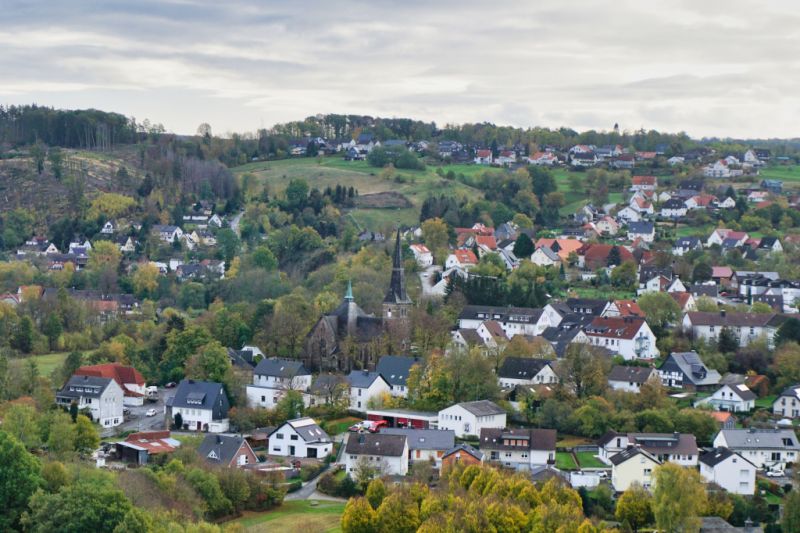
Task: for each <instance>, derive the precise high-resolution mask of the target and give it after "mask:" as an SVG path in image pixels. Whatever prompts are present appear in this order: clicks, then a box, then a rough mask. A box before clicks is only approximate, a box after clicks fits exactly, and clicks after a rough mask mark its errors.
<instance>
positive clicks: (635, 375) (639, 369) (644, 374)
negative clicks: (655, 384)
mask: <svg viewBox="0 0 800 533" xmlns="http://www.w3.org/2000/svg"><path fill="white" fill-rule="evenodd" d="M660 379H661V378H660V377H659V374H658V370H656V369H655V368H652V367H649V366H622V365H614V367H613V368H612V369H611V372H609V373H608V386H609V387H611V388H612V389H614V390H623V391H626V392H633V393H636V394H638V393H639V391H640V390H641V387H642V385H644V384H645V383H647V382H648V381H650V380H660Z"/></svg>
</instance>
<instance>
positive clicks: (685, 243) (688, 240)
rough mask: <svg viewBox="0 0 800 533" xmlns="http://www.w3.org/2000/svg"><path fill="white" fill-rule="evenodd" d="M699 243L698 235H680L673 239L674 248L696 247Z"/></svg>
mask: <svg viewBox="0 0 800 533" xmlns="http://www.w3.org/2000/svg"><path fill="white" fill-rule="evenodd" d="M700 245H701V243H700V239H699V238H698V237H680V238H679V239H678V240H676V241H675V248H698V247H699V246H700Z"/></svg>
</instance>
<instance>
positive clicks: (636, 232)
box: [628, 221, 656, 242]
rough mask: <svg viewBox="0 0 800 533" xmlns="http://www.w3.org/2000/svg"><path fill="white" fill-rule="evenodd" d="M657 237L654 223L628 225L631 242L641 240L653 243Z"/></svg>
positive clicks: (632, 223) (630, 223)
mask: <svg viewBox="0 0 800 533" xmlns="http://www.w3.org/2000/svg"><path fill="white" fill-rule="evenodd" d="M655 235H656V233H655V225H654V224H653V223H652V222H647V221H640V222H629V223H628V240H629V241H634V240H636V239H641V240H643V241H644V242H653V240H654V239H655Z"/></svg>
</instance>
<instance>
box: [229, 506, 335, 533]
mask: <svg viewBox="0 0 800 533" xmlns="http://www.w3.org/2000/svg"><path fill="white" fill-rule="evenodd" d="M344 505H345V504H344V503H341V502H327V501H320V502H317V505H311V501H310V500H297V501H287V502H284V504H283V505H282V506H280V507H279V508H277V509H275V510H272V511H267V512H265V513H245V516H244V517H242V518H239V519H238V520H235V521H233V522H232V523H235V524H239V525H241V526H242V527H243V528H244V530H245V531H249V532H253V533H255V532H261V531H264V532H267V531H269V532H270V533H296V532H298V531H301V532H302V533H333V532H336V531H341V527H340V525H339V523H340V521H341V517H342V512H344Z"/></svg>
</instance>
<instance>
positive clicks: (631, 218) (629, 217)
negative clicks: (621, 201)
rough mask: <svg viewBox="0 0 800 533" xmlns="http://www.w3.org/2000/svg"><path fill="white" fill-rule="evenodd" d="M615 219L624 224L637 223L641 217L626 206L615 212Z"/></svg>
mask: <svg viewBox="0 0 800 533" xmlns="http://www.w3.org/2000/svg"><path fill="white" fill-rule="evenodd" d="M617 218H618V219H620V220H622V221H624V222H638V221H640V220H641V219H642V215H640V214H639V212H638V211H636V210H635V209H634V208H632V207H631V206H629V205H628V206H625V207H623V208H622V209H620V210H619V211H618V212H617Z"/></svg>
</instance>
